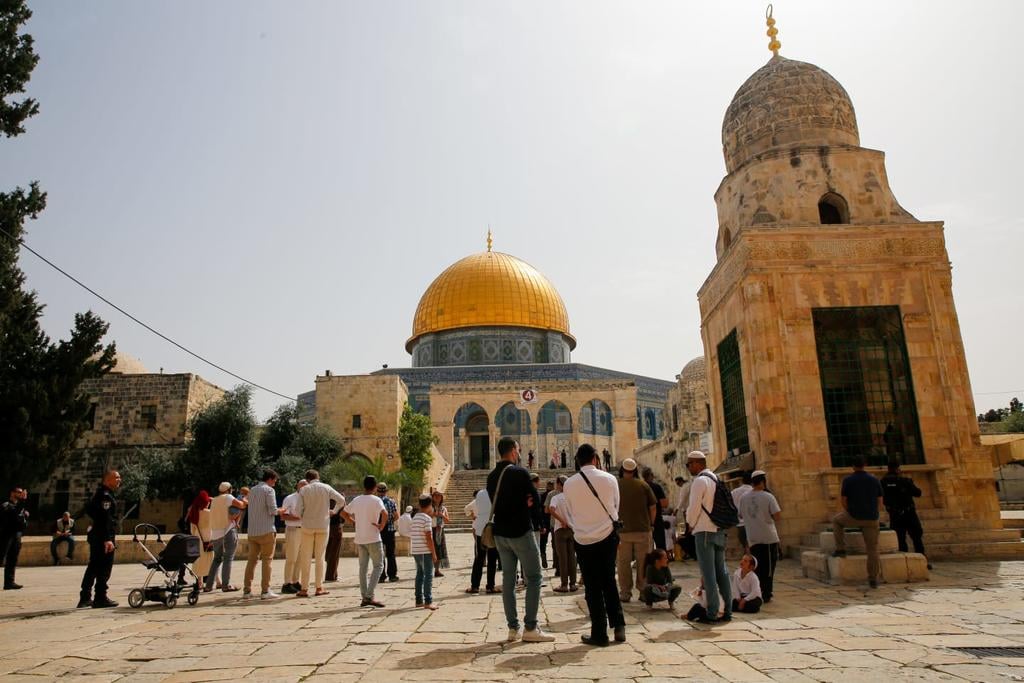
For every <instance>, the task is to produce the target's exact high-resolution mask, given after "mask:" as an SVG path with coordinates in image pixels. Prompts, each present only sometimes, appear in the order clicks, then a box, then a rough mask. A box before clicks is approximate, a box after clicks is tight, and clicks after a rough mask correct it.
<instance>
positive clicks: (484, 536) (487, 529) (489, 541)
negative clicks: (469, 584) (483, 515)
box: [480, 465, 512, 549]
mask: <svg viewBox="0 0 1024 683" xmlns="http://www.w3.org/2000/svg"><path fill="white" fill-rule="evenodd" d="M509 467H512V465H508V466H506V467H505V469H503V470H502V471H501V474H499V475H498V485H497V486H495V487H494V500H492V501H491V514H490V516H489V517H488V518H487V524H485V525H484V530H483V532H482V533H481V534H480V545H482V546H483V547H485V548H488V549H490V548H495V547H497V546H495V544H494V511H495V510H496V509H497V508H498V494H499V493H500V492H501V480H502V479H504V478H505V473H506V472H508V468H509ZM485 490H486V489H485Z"/></svg>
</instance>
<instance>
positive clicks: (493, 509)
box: [487, 465, 512, 524]
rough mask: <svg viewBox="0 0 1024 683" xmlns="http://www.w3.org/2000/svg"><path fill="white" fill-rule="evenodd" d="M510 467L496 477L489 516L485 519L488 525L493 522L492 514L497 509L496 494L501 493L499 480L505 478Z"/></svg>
mask: <svg viewBox="0 0 1024 683" xmlns="http://www.w3.org/2000/svg"><path fill="white" fill-rule="evenodd" d="M509 467H512V465H507V466H506V467H505V469H503V470H502V471H501V474H499V475H498V485H497V486H495V487H494V500H492V501H491V515H490V517H488V518H487V523H488V524H490V523H491V522H493V521H494V512H495V510H497V508H498V494H499V493H501V480H502V479H504V478H505V473H506V472H508V468H509Z"/></svg>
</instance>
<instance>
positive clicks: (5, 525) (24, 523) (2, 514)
mask: <svg viewBox="0 0 1024 683" xmlns="http://www.w3.org/2000/svg"><path fill="white" fill-rule="evenodd" d="M27 528H28V518H27V517H26V515H25V501H18V502H17V503H12V502H11V501H9V500H8V501H5V502H4V504H3V505H0V556H2V557H3V559H4V590H7V589H10V588H14V586H16V585H17V584H15V583H14V570H15V569H17V567H18V555H19V554H21V536H22V534H24V533H25V529H27Z"/></svg>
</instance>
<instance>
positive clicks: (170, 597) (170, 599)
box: [164, 595, 178, 609]
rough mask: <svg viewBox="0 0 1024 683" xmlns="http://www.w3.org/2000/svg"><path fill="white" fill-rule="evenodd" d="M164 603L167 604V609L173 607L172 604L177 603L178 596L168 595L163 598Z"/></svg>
mask: <svg viewBox="0 0 1024 683" xmlns="http://www.w3.org/2000/svg"><path fill="white" fill-rule="evenodd" d="M164 604H165V605H167V609H174V606H175V605H177V604H178V596H177V595H168V596H167V599H166V600H164Z"/></svg>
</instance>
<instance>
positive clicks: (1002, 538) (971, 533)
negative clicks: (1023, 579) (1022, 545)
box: [800, 525, 1021, 550]
mask: <svg viewBox="0 0 1024 683" xmlns="http://www.w3.org/2000/svg"><path fill="white" fill-rule="evenodd" d="M822 533H825V534H828V535H829V536H831V532H822ZM851 533H853V532H851ZM883 533H884V532H883ZM891 533H892V534H893V535H894V536H895V533H896V532H895V531H893V532H891ZM819 540H820V534H804V536H802V537H801V539H800V544H801V545H804V546H809V547H812V548H823V547H825V546H824V544H821V543H819ZM1019 540H1021V532H1020V530H1019V529H971V530H954V531H935V530H933V529H932V528H931V527H929V526H927V525H925V527H924V543H925V546H929V547H930V546H932V545H935V544H940V543H963V542H968V543H998V542H1013V541H1019ZM907 542H908V543H910V539H909V537H908V539H907ZM831 548H832V543H831V542H829V543H828V549H830V550H831Z"/></svg>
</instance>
